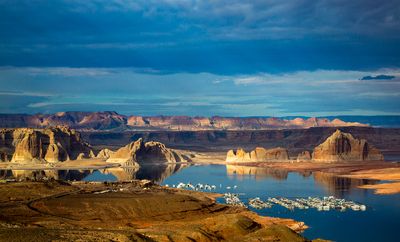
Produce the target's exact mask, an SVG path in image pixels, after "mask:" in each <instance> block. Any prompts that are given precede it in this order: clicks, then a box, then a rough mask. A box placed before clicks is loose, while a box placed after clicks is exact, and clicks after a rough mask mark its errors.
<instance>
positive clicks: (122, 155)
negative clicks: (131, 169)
mask: <svg viewBox="0 0 400 242" xmlns="http://www.w3.org/2000/svg"><path fill="white" fill-rule="evenodd" d="M97 157H98V158H106V159H107V160H106V161H107V162H112V163H121V164H123V165H125V166H137V165H140V164H148V163H177V162H187V161H188V160H189V159H188V158H187V157H185V156H184V155H182V154H180V153H179V152H177V151H175V150H172V149H169V148H167V147H166V146H165V145H164V144H162V143H160V142H154V141H150V142H147V143H145V142H143V139H138V140H136V141H134V142H131V143H129V144H127V145H126V146H124V147H122V148H119V149H118V150H116V151H111V150H108V149H104V150H101V151H100V152H99V154H98V155H97Z"/></svg>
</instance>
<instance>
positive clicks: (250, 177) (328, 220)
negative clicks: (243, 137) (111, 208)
mask: <svg viewBox="0 0 400 242" xmlns="http://www.w3.org/2000/svg"><path fill="white" fill-rule="evenodd" d="M180 182H183V183H188V182H190V183H192V184H197V183H202V184H205V183H208V184H211V185H217V189H216V190H215V191H216V192H219V193H226V192H230V193H237V194H239V196H240V199H241V200H242V201H243V202H248V199H251V198H255V197H260V199H262V200H263V201H264V200H267V199H268V197H286V198H290V199H293V198H300V197H302V198H307V197H309V196H310V197H324V196H331V195H334V196H336V197H338V198H344V199H346V200H350V201H354V202H357V203H361V204H365V205H366V206H367V210H366V211H363V212H356V211H351V210H348V211H346V212H340V211H337V210H330V211H322V212H320V211H317V210H316V209H303V210H302V209H295V210H288V209H286V208H284V207H282V206H272V207H271V208H265V209H260V210H255V209H253V208H250V209H251V210H253V211H254V212H256V213H258V214H260V215H263V216H272V217H283V218H291V219H295V220H297V221H303V222H305V223H306V224H307V225H308V226H310V228H309V229H307V230H306V231H305V232H304V236H305V237H307V238H310V239H315V238H324V239H330V240H333V241H351V242H354V241H398V233H397V230H398V228H399V227H400V195H399V194H396V195H386V196H380V195H375V194H374V192H373V191H372V190H368V189H360V188H357V186H359V185H363V184H371V183H375V182H376V181H371V180H357V179H349V178H342V177H334V176H332V175H329V174H324V173H318V172H315V173H311V172H287V171H283V170H276V169H270V168H257V167H243V166H226V167H225V166H221V165H208V166H192V167H190V168H188V169H183V170H182V171H180V172H177V173H175V174H173V175H171V176H170V177H168V178H167V179H165V180H164V182H163V184H169V185H170V186H171V185H173V184H175V185H176V184H179V183H180ZM220 184H221V185H220ZM228 187H229V188H228ZM233 187H237V188H236V189H233ZM217 201H220V202H224V199H223V198H217Z"/></svg>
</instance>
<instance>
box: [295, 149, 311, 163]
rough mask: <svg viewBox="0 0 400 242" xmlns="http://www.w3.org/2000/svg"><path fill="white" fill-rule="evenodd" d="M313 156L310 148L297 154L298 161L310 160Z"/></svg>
mask: <svg viewBox="0 0 400 242" xmlns="http://www.w3.org/2000/svg"><path fill="white" fill-rule="evenodd" d="M311 158H312V155H311V153H310V151H308V150H305V151H302V152H301V153H300V154H298V155H297V161H310V160H311Z"/></svg>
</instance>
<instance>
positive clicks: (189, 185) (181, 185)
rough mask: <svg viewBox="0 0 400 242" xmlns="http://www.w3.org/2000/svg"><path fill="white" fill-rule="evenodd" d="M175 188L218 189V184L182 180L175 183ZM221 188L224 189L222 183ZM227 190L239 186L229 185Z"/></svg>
mask: <svg viewBox="0 0 400 242" xmlns="http://www.w3.org/2000/svg"><path fill="white" fill-rule="evenodd" d="M164 186H166V187H169V185H168V184H165V185H164ZM172 187H173V188H180V189H188V190H194V191H212V190H216V189H217V186H216V185H210V184H207V183H206V184H202V183H197V184H192V183H191V182H189V183H183V182H180V183H178V184H177V185H175V184H173V185H172ZM219 188H220V189H222V188H223V187H222V184H219ZM224 188H225V189H226V190H231V189H236V188H237V186H236V185H235V186H227V187H224Z"/></svg>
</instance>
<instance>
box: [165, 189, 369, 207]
mask: <svg viewBox="0 0 400 242" xmlns="http://www.w3.org/2000/svg"><path fill="white" fill-rule="evenodd" d="M165 186H166V187H169V185H168V184H166V185H165ZM172 187H173V188H178V189H187V190H194V191H207V192H211V191H215V190H217V187H218V190H224V189H225V190H231V189H237V186H236V185H235V186H233V187H231V186H222V184H219V186H217V185H210V184H203V183H197V184H195V185H194V184H192V183H190V182H189V183H183V182H180V183H179V184H177V185H172ZM240 195H241V194H239V193H230V192H225V193H224V195H223V198H224V200H225V203H226V204H229V205H233V206H240V207H251V208H254V209H266V208H271V207H272V206H274V205H277V206H281V207H284V208H286V209H288V210H294V209H311V208H313V209H316V210H317V211H330V210H337V211H341V212H344V211H346V210H353V211H365V210H367V206H366V205H364V204H361V203H357V202H354V201H350V200H346V199H343V198H336V197H334V196H324V197H311V196H309V197H296V198H286V197H268V198H267V199H266V200H264V201H263V200H262V199H261V198H260V197H254V198H249V199H248V201H247V203H246V202H244V201H242V200H241V198H240ZM242 195H245V194H243V193H242Z"/></svg>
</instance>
